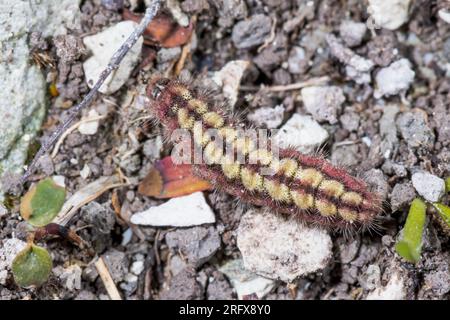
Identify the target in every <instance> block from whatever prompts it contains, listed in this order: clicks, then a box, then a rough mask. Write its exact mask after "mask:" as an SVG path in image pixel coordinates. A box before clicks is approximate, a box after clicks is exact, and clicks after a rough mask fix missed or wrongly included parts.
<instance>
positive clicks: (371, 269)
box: [358, 264, 381, 291]
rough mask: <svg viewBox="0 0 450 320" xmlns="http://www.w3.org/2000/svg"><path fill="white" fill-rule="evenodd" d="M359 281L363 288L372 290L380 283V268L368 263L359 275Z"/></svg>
mask: <svg viewBox="0 0 450 320" xmlns="http://www.w3.org/2000/svg"><path fill="white" fill-rule="evenodd" d="M358 280H359V283H360V284H361V287H362V288H363V289H364V290H370V291H371V290H374V289H375V288H377V287H380V285H381V269H380V266H378V265H377V264H370V265H369V266H368V267H367V270H366V271H365V272H364V273H363V274H362V276H360V277H359V279H358Z"/></svg>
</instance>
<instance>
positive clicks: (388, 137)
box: [379, 104, 400, 159]
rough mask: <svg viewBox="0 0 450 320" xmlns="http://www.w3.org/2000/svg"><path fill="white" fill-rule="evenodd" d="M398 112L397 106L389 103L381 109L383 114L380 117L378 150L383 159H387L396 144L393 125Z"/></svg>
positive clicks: (395, 130)
mask: <svg viewBox="0 0 450 320" xmlns="http://www.w3.org/2000/svg"><path fill="white" fill-rule="evenodd" d="M399 112H400V108H399V106H397V105H395V104H389V105H387V106H385V107H384V109H383V116H382V117H381V119H380V122H379V123H380V135H381V139H382V140H381V146H380V151H381V153H382V154H383V157H384V158H385V159H389V158H390V157H391V155H392V153H393V151H394V148H397V146H398V137H397V126H396V125H395V118H396V116H397V114H398V113H399Z"/></svg>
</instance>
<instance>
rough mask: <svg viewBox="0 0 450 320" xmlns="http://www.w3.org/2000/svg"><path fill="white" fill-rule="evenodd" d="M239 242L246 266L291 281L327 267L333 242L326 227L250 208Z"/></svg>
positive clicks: (243, 223)
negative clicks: (322, 227)
mask: <svg viewBox="0 0 450 320" xmlns="http://www.w3.org/2000/svg"><path fill="white" fill-rule="evenodd" d="M262 235H264V236H262ZM237 246H238V248H239V250H240V251H241V254H242V258H243V260H244V266H245V268H246V269H248V270H251V271H252V272H255V273H257V274H260V275H262V276H264V277H267V278H271V279H280V280H282V281H284V282H288V283H289V282H292V281H294V280H295V279H296V278H298V277H300V276H302V275H306V274H309V273H312V272H315V271H318V270H320V269H323V268H325V267H326V265H327V263H328V260H329V259H330V257H331V247H332V243H331V238H330V236H329V235H328V233H327V232H326V231H325V230H322V229H315V228H309V227H307V226H305V225H303V224H301V223H300V222H298V221H295V220H289V221H288V220H286V219H284V218H282V217H280V216H277V215H275V214H273V213H270V212H261V211H256V210H251V211H248V212H247V213H246V214H245V215H244V216H243V218H242V219H241V222H240V224H239V229H238V232H237Z"/></svg>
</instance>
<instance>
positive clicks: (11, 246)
mask: <svg viewBox="0 0 450 320" xmlns="http://www.w3.org/2000/svg"><path fill="white" fill-rule="evenodd" d="M0 243H1V241H0ZM26 245H27V243H26V242H24V241H22V240H20V239H17V238H11V239H7V240H4V241H3V244H1V245H0V285H5V284H6V279H7V277H8V272H9V271H10V270H11V264H12V262H13V260H14V258H15V257H16V255H17V254H18V253H19V252H20V251H22V250H23V249H24V248H25V246H26Z"/></svg>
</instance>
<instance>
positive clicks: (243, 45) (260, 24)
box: [231, 14, 272, 49]
mask: <svg viewBox="0 0 450 320" xmlns="http://www.w3.org/2000/svg"><path fill="white" fill-rule="evenodd" d="M271 25H272V20H271V19H270V18H269V17H268V16H266V15H264V14H256V15H253V16H251V17H249V18H248V19H247V20H243V21H239V22H238V23H236V24H235V25H234V27H233V32H232V35H231V38H232V40H233V44H234V46H235V47H236V48H238V49H250V48H252V47H255V46H258V45H262V44H263V43H264V41H265V40H266V38H267V37H268V36H269V35H270V30H271Z"/></svg>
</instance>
